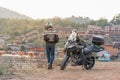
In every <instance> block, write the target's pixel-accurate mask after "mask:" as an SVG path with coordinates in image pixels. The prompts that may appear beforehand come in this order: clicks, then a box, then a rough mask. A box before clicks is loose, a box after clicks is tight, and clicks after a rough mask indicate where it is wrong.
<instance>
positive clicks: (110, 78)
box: [0, 60, 120, 80]
mask: <svg viewBox="0 0 120 80" xmlns="http://www.w3.org/2000/svg"><path fill="white" fill-rule="evenodd" d="M59 63H60V60H56V61H55V63H54V65H53V69H52V70H48V69H47V65H46V61H45V60H44V61H39V63H35V62H34V61H31V62H30V61H26V62H24V61H21V62H20V61H19V62H18V61H17V60H16V62H15V61H13V63H8V64H4V65H7V67H4V68H3V71H4V73H3V74H2V75H0V80H120V62H119V61H114V62H98V61H96V64H95V66H94V67H93V69H92V70H83V69H82V67H81V66H74V67H73V66H70V65H69V66H68V67H67V68H66V69H65V70H64V71H61V70H60V66H59ZM43 64H44V65H43ZM8 65H9V66H8ZM5 68H7V69H5Z"/></svg>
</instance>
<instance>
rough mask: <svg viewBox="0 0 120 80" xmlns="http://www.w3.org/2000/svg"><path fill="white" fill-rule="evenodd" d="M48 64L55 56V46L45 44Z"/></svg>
mask: <svg viewBox="0 0 120 80" xmlns="http://www.w3.org/2000/svg"><path fill="white" fill-rule="evenodd" d="M46 54H47V61H48V64H52V63H53V61H54V58H55V46H46Z"/></svg>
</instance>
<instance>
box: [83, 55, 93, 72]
mask: <svg viewBox="0 0 120 80" xmlns="http://www.w3.org/2000/svg"><path fill="white" fill-rule="evenodd" d="M87 60H88V62H87V63H86V64H84V68H85V69H86V70H91V69H92V68H93V66H94V65H95V58H94V57H93V56H91V58H88V59H87Z"/></svg>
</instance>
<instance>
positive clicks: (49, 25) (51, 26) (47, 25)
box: [45, 22, 53, 30]
mask: <svg viewBox="0 0 120 80" xmlns="http://www.w3.org/2000/svg"><path fill="white" fill-rule="evenodd" d="M51 29H53V25H52V23H50V22H48V23H47V24H46V25H45V30H51Z"/></svg>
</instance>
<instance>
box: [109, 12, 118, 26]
mask: <svg viewBox="0 0 120 80" xmlns="http://www.w3.org/2000/svg"><path fill="white" fill-rule="evenodd" d="M110 23H112V24H114V25H120V14H118V15H116V16H114V17H113V19H112V20H111V21H110Z"/></svg>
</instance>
